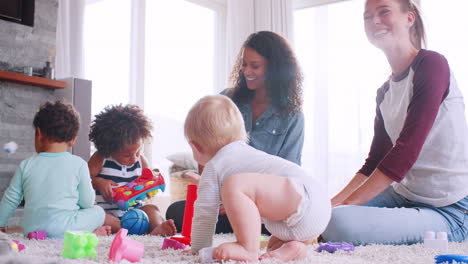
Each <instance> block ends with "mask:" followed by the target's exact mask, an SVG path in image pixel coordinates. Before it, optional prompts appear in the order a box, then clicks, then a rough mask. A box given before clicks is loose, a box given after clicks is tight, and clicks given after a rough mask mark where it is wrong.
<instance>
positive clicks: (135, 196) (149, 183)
mask: <svg viewBox="0 0 468 264" xmlns="http://www.w3.org/2000/svg"><path fill="white" fill-rule="evenodd" d="M165 189H166V184H165V182H164V177H163V176H162V175H161V173H159V174H158V175H157V176H154V174H153V172H152V171H151V170H150V169H148V168H144V169H143V171H142V174H141V176H140V177H138V178H136V179H135V180H133V181H131V182H129V183H127V184H125V185H123V186H120V187H117V188H114V189H112V192H113V199H114V201H115V202H116V203H117V206H118V207H119V209H120V210H124V211H125V210H127V209H128V208H129V207H130V206H132V205H134V204H135V201H136V200H143V199H145V198H146V197H151V196H154V195H156V193H157V192H158V190H161V191H163V192H164V190H165Z"/></svg>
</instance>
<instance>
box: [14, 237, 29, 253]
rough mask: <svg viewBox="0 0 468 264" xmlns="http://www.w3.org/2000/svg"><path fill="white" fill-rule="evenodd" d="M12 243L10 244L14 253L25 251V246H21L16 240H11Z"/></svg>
mask: <svg viewBox="0 0 468 264" xmlns="http://www.w3.org/2000/svg"><path fill="white" fill-rule="evenodd" d="M12 241H13V242H12V243H11V248H12V249H13V250H14V251H16V252H20V251H22V250H25V249H26V246H25V245H23V244H21V243H20V242H19V241H18V240H12Z"/></svg>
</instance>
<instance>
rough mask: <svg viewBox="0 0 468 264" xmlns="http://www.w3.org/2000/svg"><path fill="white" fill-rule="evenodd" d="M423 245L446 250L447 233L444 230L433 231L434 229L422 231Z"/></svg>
mask: <svg viewBox="0 0 468 264" xmlns="http://www.w3.org/2000/svg"><path fill="white" fill-rule="evenodd" d="M424 247H426V248H432V249H437V250H445V251H447V249H448V239H447V233H446V232H437V233H435V232H434V231H426V233H424Z"/></svg>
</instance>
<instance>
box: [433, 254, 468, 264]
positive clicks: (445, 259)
mask: <svg viewBox="0 0 468 264" xmlns="http://www.w3.org/2000/svg"><path fill="white" fill-rule="evenodd" d="M434 259H435V261H436V263H437V264H439V263H453V262H456V263H468V256H466V255H451V254H450V255H437V256H435V257H434Z"/></svg>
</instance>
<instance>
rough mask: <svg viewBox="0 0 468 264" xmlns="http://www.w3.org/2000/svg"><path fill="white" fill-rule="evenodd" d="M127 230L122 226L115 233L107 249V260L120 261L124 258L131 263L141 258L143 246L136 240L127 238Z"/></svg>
mask: <svg viewBox="0 0 468 264" xmlns="http://www.w3.org/2000/svg"><path fill="white" fill-rule="evenodd" d="M127 232H128V230H127V229H125V228H122V229H120V230H119V232H118V233H117V234H116V235H115V238H114V241H112V245H111V248H110V251H109V260H111V261H114V262H120V261H121V260H122V259H126V260H128V261H130V262H132V263H134V262H138V261H140V260H141V257H142V256H143V251H144V250H145V246H144V245H143V244H142V243H140V242H138V241H135V240H132V239H129V238H127Z"/></svg>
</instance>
